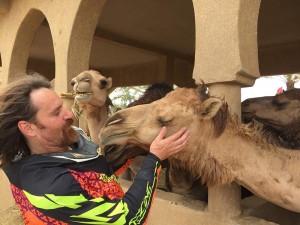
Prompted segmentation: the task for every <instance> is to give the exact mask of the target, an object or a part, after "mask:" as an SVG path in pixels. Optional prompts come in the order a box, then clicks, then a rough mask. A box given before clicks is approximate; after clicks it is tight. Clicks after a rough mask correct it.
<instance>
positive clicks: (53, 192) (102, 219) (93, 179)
mask: <svg viewBox="0 0 300 225" xmlns="http://www.w3.org/2000/svg"><path fill="white" fill-rule="evenodd" d="M78 133H79V134H80V140H79V141H78V143H77V146H76V149H73V150H70V151H66V152H63V153H51V154H40V155H30V156H27V157H24V158H23V159H21V160H19V161H16V162H14V163H13V164H12V165H11V166H9V167H6V168H5V169H4V171H5V173H6V174H7V176H8V178H9V180H10V183H11V190H12V193H13V196H14V198H15V201H16V203H17V205H18V206H19V207H20V210H21V212H22V216H23V220H24V223H25V224H30V225H31V224H34V225H39V224H57V225H59V224H116V225H118V224H145V223H146V221H147V217H148V213H149V210H150V207H151V203H152V200H153V198H154V194H155V190H156V184H157V176H158V173H159V170H160V160H159V159H158V158H157V157H156V156H155V155H153V154H151V153H150V154H148V156H147V157H146V158H145V160H144V162H143V165H142V168H141V170H140V172H139V173H138V174H137V175H136V177H135V180H134V182H133V183H132V185H131V187H130V188H129V189H128V191H127V192H126V193H125V194H124V192H123V190H122V188H121V186H120V184H119V181H118V178H117V176H116V175H115V173H114V171H113V170H112V168H111V167H110V166H109V165H108V163H107V162H106V160H105V158H104V157H103V156H102V155H101V154H99V153H97V148H98V146H97V145H96V144H95V143H93V142H91V141H90V140H89V139H88V138H87V137H86V136H85V135H84V134H83V132H82V131H80V130H78Z"/></svg>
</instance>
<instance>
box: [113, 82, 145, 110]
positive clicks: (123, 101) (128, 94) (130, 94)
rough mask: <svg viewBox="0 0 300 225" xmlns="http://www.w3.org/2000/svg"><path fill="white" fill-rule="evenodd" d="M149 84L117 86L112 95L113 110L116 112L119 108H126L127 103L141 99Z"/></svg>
mask: <svg viewBox="0 0 300 225" xmlns="http://www.w3.org/2000/svg"><path fill="white" fill-rule="evenodd" d="M147 88H148V86H130V87H119V88H116V89H115V90H114V91H113V92H112V93H111V94H110V95H109V97H110V99H111V100H112V103H113V107H112V108H111V111H112V112H116V111H117V110H119V109H124V108H126V107H127V105H128V104H129V103H131V102H133V101H135V100H137V99H139V98H140V97H141V96H142V95H143V94H144V92H145V90H146V89H147Z"/></svg>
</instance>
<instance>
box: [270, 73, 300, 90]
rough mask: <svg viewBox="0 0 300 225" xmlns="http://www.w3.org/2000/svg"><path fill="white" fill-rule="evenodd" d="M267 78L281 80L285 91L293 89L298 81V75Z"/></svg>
mask: <svg viewBox="0 0 300 225" xmlns="http://www.w3.org/2000/svg"><path fill="white" fill-rule="evenodd" d="M267 77H269V78H273V77H276V78H277V79H280V80H283V81H284V82H285V84H286V90H290V89H293V88H295V83H297V82H298V81H299V80H300V74H297V73H295V74H284V75H279V76H267Z"/></svg>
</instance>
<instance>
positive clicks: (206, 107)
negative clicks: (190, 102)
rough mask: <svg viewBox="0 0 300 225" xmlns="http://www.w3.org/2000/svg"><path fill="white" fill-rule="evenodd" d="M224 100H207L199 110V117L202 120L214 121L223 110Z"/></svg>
mask: <svg viewBox="0 0 300 225" xmlns="http://www.w3.org/2000/svg"><path fill="white" fill-rule="evenodd" d="M222 105H223V102H222V100H220V99H218V98H209V99H207V100H205V101H204V102H203V103H202V104H201V105H200V108H199V111H198V112H199V117H200V118H201V119H205V120H206V119H212V118H213V117H214V116H215V115H216V114H217V113H218V112H219V110H220V109H221V107H222Z"/></svg>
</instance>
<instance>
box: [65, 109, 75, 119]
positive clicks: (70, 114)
mask: <svg viewBox="0 0 300 225" xmlns="http://www.w3.org/2000/svg"><path fill="white" fill-rule="evenodd" d="M64 110H65V113H64V119H66V120H67V119H70V118H72V119H73V118H74V115H73V113H72V112H71V111H70V110H68V109H66V108H64Z"/></svg>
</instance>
